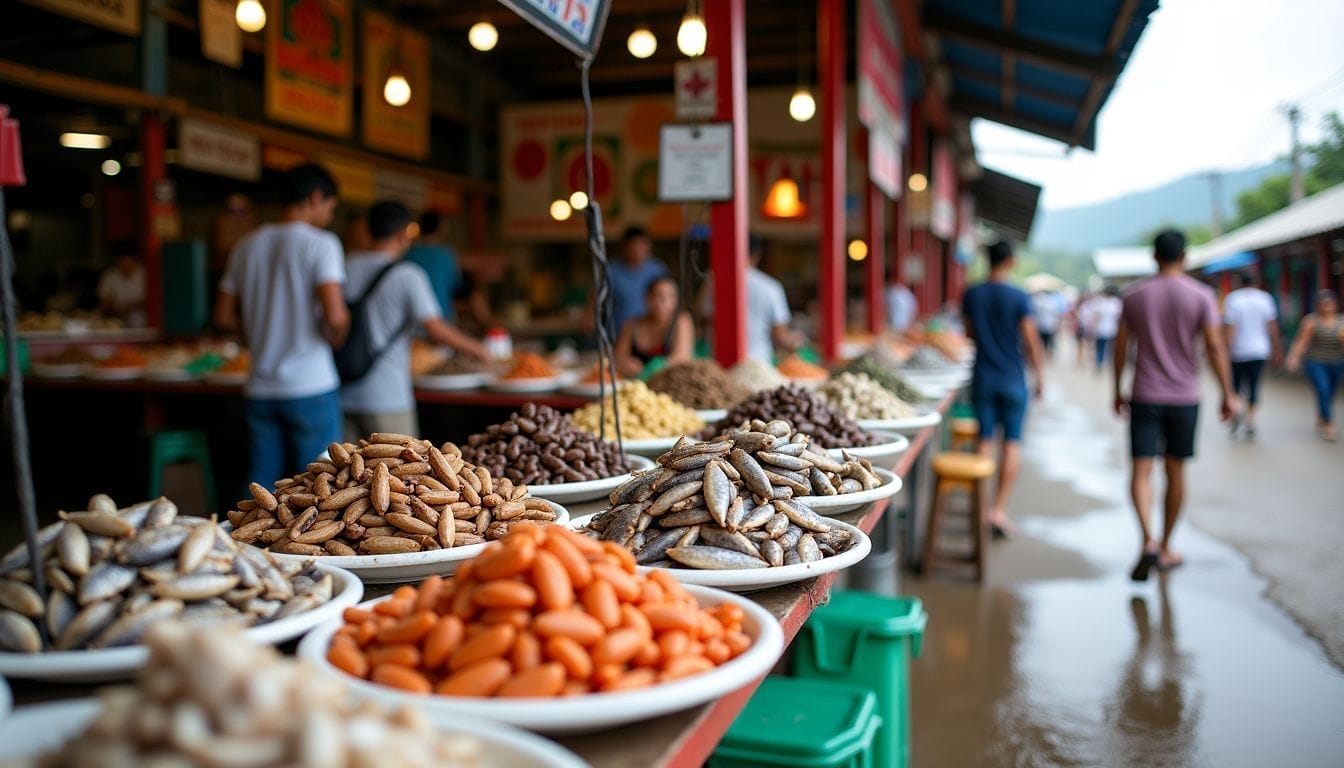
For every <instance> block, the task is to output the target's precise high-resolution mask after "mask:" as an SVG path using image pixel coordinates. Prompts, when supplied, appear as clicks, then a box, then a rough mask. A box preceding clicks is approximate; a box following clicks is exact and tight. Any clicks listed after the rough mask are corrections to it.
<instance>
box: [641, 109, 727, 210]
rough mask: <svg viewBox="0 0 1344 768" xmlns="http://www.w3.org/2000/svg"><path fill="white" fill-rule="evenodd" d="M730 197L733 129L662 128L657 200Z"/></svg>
mask: <svg viewBox="0 0 1344 768" xmlns="http://www.w3.org/2000/svg"><path fill="white" fill-rule="evenodd" d="M732 196H733V126H732V125H731V124H729V123H709V124H706V125H664V126H663V127H662V128H661V129H660V131H659V134H658V199H659V200H661V201H663V202H665V203H680V202H692V201H702V200H729V199H731V198H732Z"/></svg>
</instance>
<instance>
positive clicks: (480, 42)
mask: <svg viewBox="0 0 1344 768" xmlns="http://www.w3.org/2000/svg"><path fill="white" fill-rule="evenodd" d="M467 42H469V43H471V47H472V48H475V49H476V50H478V51H488V50H491V49H492V48H494V47H495V44H496V43H498V42H499V30H497V29H495V25H494V24H491V23H490V22H488V21H478V22H476V23H475V24H472V25H471V29H469V30H467Z"/></svg>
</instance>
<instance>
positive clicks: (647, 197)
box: [500, 88, 868, 242]
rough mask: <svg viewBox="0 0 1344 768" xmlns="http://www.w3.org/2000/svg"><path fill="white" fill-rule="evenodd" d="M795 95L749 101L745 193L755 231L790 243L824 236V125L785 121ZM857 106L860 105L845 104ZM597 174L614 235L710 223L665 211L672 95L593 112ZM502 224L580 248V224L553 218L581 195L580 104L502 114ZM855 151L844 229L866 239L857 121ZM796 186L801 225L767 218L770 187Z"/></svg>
mask: <svg viewBox="0 0 1344 768" xmlns="http://www.w3.org/2000/svg"><path fill="white" fill-rule="evenodd" d="M792 94H793V89H791V88H760V89H753V90H752V91H750V92H749V93H748V94H747V112H748V114H750V115H751V116H752V120H750V121H748V124H747V152H748V157H747V190H746V193H747V195H748V200H749V202H748V205H749V207H750V210H751V229H752V231H753V232H757V233H758V234H761V235H762V236H765V237H769V238H783V239H804V238H809V237H811V238H815V237H816V236H817V234H818V233H819V232H820V229H821V215H820V213H819V210H820V209H819V208H818V207H817V206H816V205H807V204H809V203H813V202H815V201H817V200H819V199H820V196H821V157H820V154H819V152H818V148H819V146H820V143H821V128H820V121H816V120H813V121H810V122H807V123H799V122H796V121H794V120H791V119H789V117H788V114H789V112H788V105H789V97H790V96H791V95H792ZM847 102H848V103H849V104H850V105H853V103H854V99H853V98H850V99H847ZM593 120H594V126H593V154H594V162H593V171H594V176H595V177H596V181H595V185H596V187H597V198H598V202H599V203H600V204H601V205H602V218H603V221H604V222H605V224H606V230H607V236H608V237H609V238H610V237H617V236H619V235H620V233H621V230H623V229H624V228H625V227H626V226H629V225H632V224H638V225H641V226H644V227H646V228H647V229H648V230H649V231H650V233H652V234H653V235H654V236H655V237H660V238H671V237H676V236H678V234H679V233H680V232H681V229H682V227H683V226H694V225H696V224H704V223H707V222H708V220H709V216H708V209H707V208H703V207H702V206H701V205H698V204H695V203H691V204H689V208H688V210H687V212H688V213H689V215H690V220H689V221H687V222H685V224H683V219H682V204H680V203H659V202H658V136H659V131H660V129H661V128H662V126H663V125H665V124H668V125H670V124H676V123H678V122H679V121H678V120H677V119H676V115H675V107H674V101H673V98H672V97H671V96H666V97H649V98H629V99H600V100H598V101H596V102H595V103H594V118H593ZM500 125H501V138H502V140H501V142H500V145H501V150H502V157H501V158H500V173H501V177H502V189H501V194H500V205H501V225H502V229H503V232H504V235H505V237H506V238H508V239H510V240H519V241H547V242H550V241H558V240H579V239H582V238H583V237H584V229H583V223H582V218H583V217H582V216H578V215H573V216H571V217H570V218H568V219H566V220H564V221H556V220H555V219H553V218H551V215H550V206H551V203H552V202H554V201H556V200H562V199H563V200H568V199H569V196H570V195H571V194H572V193H573V192H575V191H578V190H581V189H583V188H584V183H583V109H582V107H581V106H580V105H577V104H575V103H573V102H555V103H544V104H528V105H521V106H509V107H505V108H504V110H503V111H502V113H501V116H500ZM846 125H847V126H848V127H849V130H850V147H851V151H849V152H848V153H846V154H847V155H848V157H849V168H848V169H847V170H846V174H845V176H846V187H847V192H848V194H847V196H846V197H847V200H849V201H851V202H852V204H850V205H847V210H848V212H849V217H848V220H847V222H846V226H847V230H848V231H849V232H850V233H853V234H858V233H860V232H862V231H863V221H862V210H863V207H862V206H861V205H858V202H857V201H858V200H859V199H861V198H860V195H861V194H862V192H863V189H864V184H866V176H865V173H864V167H865V163H866V161H867V154H868V152H867V149H868V145H867V141H866V140H865V139H864V138H863V131H862V126H861V125H860V124H859V122H858V121H857V120H855V119H854V118H853V115H852V114H851V115H850V119H849V120H848V121H847V123H846ZM785 176H787V177H789V178H791V179H793V180H794V182H795V183H797V184H798V189H799V194H800V196H801V198H802V202H803V203H804V204H805V205H807V209H806V211H805V212H804V213H803V215H802V216H799V217H798V218H793V219H772V218H768V217H766V216H765V214H764V213H763V212H762V210H761V206H762V203H763V202H764V201H765V199H766V195H767V194H768V193H769V191H770V187H771V185H772V184H774V183H775V182H776V181H778V180H779V179H780V178H782V177H785Z"/></svg>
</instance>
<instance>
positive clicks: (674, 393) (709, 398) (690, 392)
mask: <svg viewBox="0 0 1344 768" xmlns="http://www.w3.org/2000/svg"><path fill="white" fill-rule="evenodd" d="M649 389H652V390H653V391H654V392H662V393H663V394H665V395H668V396H670V397H671V398H672V399H673V400H676V401H677V402H679V403H681V404H682V405H685V406H687V407H690V408H695V409H709V408H731V407H733V406H734V405H735V404H737V403H738V402H741V401H742V400H745V399H747V397H749V396H750V395H751V391H750V390H748V389H747V388H746V387H744V386H742V385H741V384H739V383H738V382H737V380H736V379H734V378H733V377H732V376H730V375H729V374H728V372H727V371H725V370H724V369H723V366H721V365H719V364H718V363H716V362H714V361H713V360H688V361H686V362H684V363H674V364H673V365H669V366H667V367H665V368H663V369H662V370H661V371H658V372H657V373H655V374H654V375H653V376H652V377H650V379H649Z"/></svg>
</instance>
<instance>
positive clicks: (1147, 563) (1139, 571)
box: [1129, 552, 1157, 581]
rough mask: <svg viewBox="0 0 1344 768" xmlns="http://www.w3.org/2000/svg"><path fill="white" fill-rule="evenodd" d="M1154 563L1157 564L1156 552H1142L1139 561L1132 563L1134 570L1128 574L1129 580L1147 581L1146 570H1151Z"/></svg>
mask: <svg viewBox="0 0 1344 768" xmlns="http://www.w3.org/2000/svg"><path fill="white" fill-rule="evenodd" d="M1156 565H1157V553H1156V552H1144V553H1143V555H1142V556H1141V557H1139V562H1138V563H1136V564H1135V565H1134V570H1133V571H1130V574H1129V578H1130V580H1131V581H1147V580H1148V572H1149V571H1150V570H1152V569H1153V568H1154V567H1155V566H1156Z"/></svg>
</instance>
